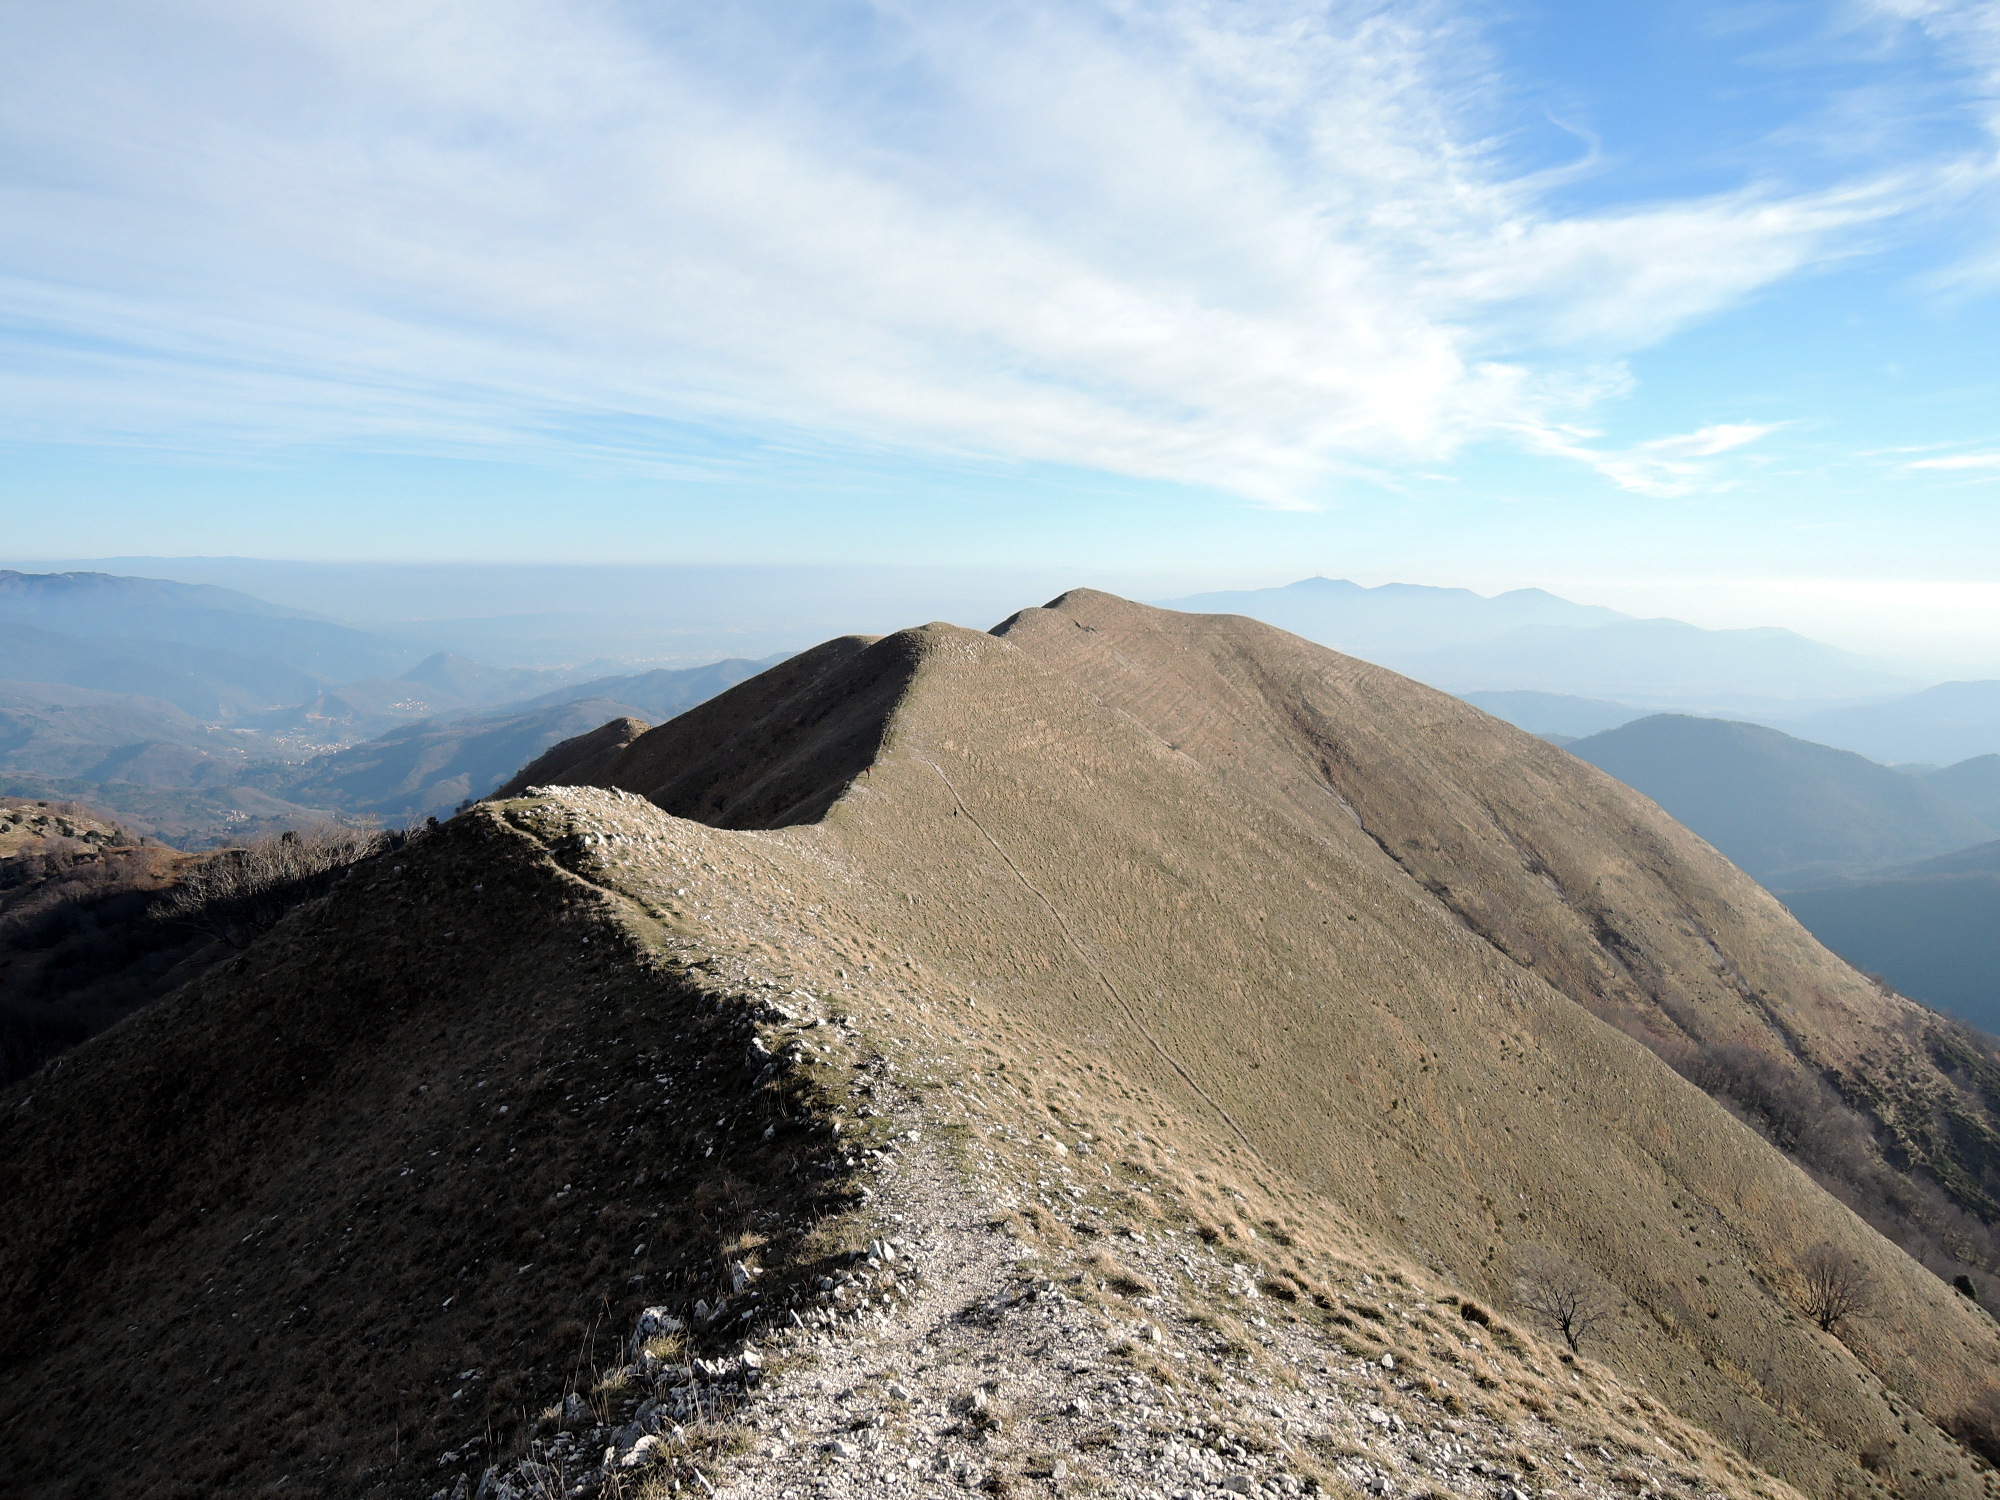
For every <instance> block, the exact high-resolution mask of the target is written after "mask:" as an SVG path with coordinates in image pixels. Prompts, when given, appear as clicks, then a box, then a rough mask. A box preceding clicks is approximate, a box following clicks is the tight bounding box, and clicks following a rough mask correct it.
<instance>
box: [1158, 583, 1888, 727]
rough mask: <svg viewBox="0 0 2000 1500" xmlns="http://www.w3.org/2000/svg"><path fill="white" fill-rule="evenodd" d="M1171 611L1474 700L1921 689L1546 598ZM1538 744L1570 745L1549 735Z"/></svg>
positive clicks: (1783, 636)
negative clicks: (1251, 625)
mask: <svg viewBox="0 0 2000 1500" xmlns="http://www.w3.org/2000/svg"><path fill="white" fill-rule="evenodd" d="M1165 602H1166V607H1167V608H1169V609H1181V610H1189V611H1195V612H1202V613H1227V614H1240V615H1249V616H1251V617H1252V618H1253V619H1258V620H1262V621H1264V622H1265V623H1266V624H1270V625H1276V626H1278V627H1279V628H1280V629H1283V630H1289V631H1291V632H1292V633H1293V634H1295V635H1302V636H1304V637H1305V638H1306V639H1307V640H1311V641H1317V642H1319V643H1320V644H1321V645H1323V646H1331V647H1333V648H1334V649H1335V650H1337V651H1345V652H1347V653H1349V654H1350V655H1353V656H1359V657H1363V658H1365V659H1366V660H1369V661H1373V662H1378V663H1380V664H1381V665H1383V666H1385V667H1390V668H1393V669H1394V670H1396V671H1398V672H1402V673H1405V674H1407V675H1408V676H1411V677H1415V678H1417V679H1418V680H1419V681H1422V682H1428V683H1430V684H1431V685H1432V686H1434V687H1440V688H1443V689H1444V690H1445V691H1447V692H1452V693H1458V694H1461V695H1464V696H1468V697H1470V695H1472V694H1475V693H1481V692H1487V693H1490V692H1498V691H1508V692H1517V693H1519V692H1531V693H1540V694H1545V695H1549V696H1558V697H1584V698H1599V699H1603V698H1609V699H1614V700H1623V701H1625V702H1630V703H1638V704H1643V705H1645V706H1646V707H1647V708H1651V709H1660V708H1680V709H1696V710H1702V711H1716V710H1721V711H1727V712H1736V713H1742V714H1744V715H1746V716H1751V717H1765V716H1769V715H1771V714H1777V713H1783V712H1787V711H1789V712H1799V711H1801V709H1802V707H1805V706H1810V705H1812V704H1814V703H1818V702H1824V701H1826V700H1828V699H1849V700H1852V699H1856V698H1866V697H1871V696H1875V697H1879V696H1882V695H1884V694H1889V693H1896V692H1899V691H1904V690H1907V689H1908V688H1910V687H1913V686H1914V685H1915V684H1914V683H1913V682H1911V681H1910V679H1908V678H1907V677H1904V676H1902V675H1900V674H1899V673H1897V672H1895V671H1892V670H1890V669H1887V668H1884V667H1881V666H1879V665H1877V664H1875V663H1873V662H1870V661H1867V660H1865V659H1863V658H1861V657H1858V656H1854V655H1852V654H1851V653H1849V652H1845V651H1840V650H1837V649H1836V648H1834V647H1832V646H1827V645H1823V644H1822V643H1820V642H1818V641H1813V640H1808V639H1807V638H1806V637H1804V636H1802V635H1797V634H1795V633H1793V632H1792V631H1789V630H1776V629H1759V630H1704V629H1702V628H1700V627H1699V626H1696V625H1688V624H1684V623H1682V622H1681V621H1679V620H1636V619H1633V618H1632V617H1630V616H1629V615H1623V614H1620V613H1619V612H1618V611H1616V610H1612V609H1605V608H1603V607H1601V606H1598V605H1587V604H1575V603H1572V602H1571V601H1569V600H1567V599H1563V598H1559V597H1558V596H1557V595H1554V594H1551V593H1547V592H1546V591H1544V590H1542V589H1517V590H1514V591H1513V592H1511V593H1506V594H1497V595H1494V596H1493V597H1491V598H1488V597H1486V596H1484V595H1480V594H1475V593H1473V592H1472V591H1471V590H1470V589H1440V588H1427V587H1423V586H1421V585H1417V584H1402V583H1391V584H1383V585H1381V586H1380V587H1377V588H1363V587H1362V586H1361V585H1359V584H1356V583H1350V582H1348V581H1347V580H1345V579H1339V578H1308V579H1305V580H1303V581H1302V582H1299V583H1294V584H1288V585H1286V586H1285V587H1284V588H1275V589H1250V590H1245V591H1242V592H1238V593H1223V594H1195V595H1191V596H1189V597H1187V598H1183V599H1171V600H1167V601H1165ZM1503 717H1504V716H1503ZM1597 727H1602V726H1601V725H1600V726H1597ZM1534 732H1535V733H1544V732H1548V733H1571V732H1573V731H1569V730H1565V729H1563V728H1561V726H1560V725H1557V724H1549V725H1544V726H1540V727H1538V728H1536V729H1535V730H1534Z"/></svg>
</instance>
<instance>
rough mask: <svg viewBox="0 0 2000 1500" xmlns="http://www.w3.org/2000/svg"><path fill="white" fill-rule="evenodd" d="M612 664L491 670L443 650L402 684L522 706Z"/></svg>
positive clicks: (461, 697) (406, 675)
mask: <svg viewBox="0 0 2000 1500" xmlns="http://www.w3.org/2000/svg"><path fill="white" fill-rule="evenodd" d="M608 665H610V663H608V662H593V663H591V664H590V666H588V667H489V666H487V665H486V664H485V663H484V662H477V661H473V660H472V659H471V658H470V657H465V656H455V655H453V654H452V653H451V652H449V651H439V652H436V653H434V654H433V655H430V656H427V657H425V658H424V659H423V660H422V661H420V662H418V663H417V664H416V665H415V666H414V667H412V668H410V670H409V671H407V672H405V673H404V674H403V675H402V676H401V677H400V678H399V679H397V680H398V681H401V682H409V683H416V684H417V685H419V686H421V687H427V688H432V689H434V690H436V691H437V692H439V693H444V694H449V695H450V696H452V697H454V698H456V699H457V700H458V701H459V702H461V703H466V704H484V703H520V702H525V701H526V700H528V699H530V698H532V697H534V696H535V695H536V694H537V693H544V692H547V691H549V690H551V689H554V688H558V687H561V686H563V685H564V684H568V683H580V682H582V681H583V680H585V679H587V678H589V677H591V676H592V675H593V673H592V671H591V668H592V667H595V668H596V669H597V673H598V674H599V675H601V674H602V672H603V669H604V668H605V667H606V666H608Z"/></svg>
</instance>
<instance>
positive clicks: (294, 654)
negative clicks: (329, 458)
mask: <svg viewBox="0 0 2000 1500" xmlns="http://www.w3.org/2000/svg"><path fill="white" fill-rule="evenodd" d="M0 621H10V622H13V623H15V624H19V625H29V626H34V627H36V628H38V629H41V630H47V631H54V632H57V633H59V634H62V635H68V636H78V637H83V638H85V639H88V640H104V639H117V640H135V639H136V640H146V641H153V642H173V643H176V644H179V645H183V646H195V647H201V648H204V649H207V650H212V651H222V652H227V653H229V654H231V655H234V656H240V657H246V658H257V659H262V660H268V661H272V662H276V663H279V664H281V665H283V666H285V667H287V668H289V669H291V670H292V671H294V672H299V673H304V674H307V675H309V676H312V677H315V678H318V679H319V680H321V681H338V680H340V679H341V678H349V677H371V676H377V675H385V674H388V673H392V672H397V671H401V670H402V669H403V668H404V667H406V666H408V665H409V664H410V663H412V662H414V661H416V660H417V659H418V658H419V657H420V656H422V655H423V649H422V648H421V647H419V646H417V645H416V644H415V643H414V642H409V641H404V640H398V639H395V638H393V637H390V636H384V635H376V634H373V633H371V632H368V631H364V630H356V629H354V628H353V627H352V626H348V625H341V624H337V623H335V622H334V621H331V620H325V619H319V618H315V617H313V616H311V615H307V614H305V613H304V612H302V611H300V610H293V609H285V608H283V607H282V606H280V605H276V604H270V603H267V602H266V601H264V600H262V599H257V598H254V597H252V596H251V595H249V594H241V593H238V592H236V591H235V590H233V589H225V588H216V587H213V586H211V585H205V584H188V583H174V582H171V581H168V580H166V579H158V578H126V577H120V576H118V575H114V574H110V573H20V572H12V571H7V572H0ZM0 670H4V668H0ZM13 675H16V676H18V675H19V674H18V673H15V674H13Z"/></svg>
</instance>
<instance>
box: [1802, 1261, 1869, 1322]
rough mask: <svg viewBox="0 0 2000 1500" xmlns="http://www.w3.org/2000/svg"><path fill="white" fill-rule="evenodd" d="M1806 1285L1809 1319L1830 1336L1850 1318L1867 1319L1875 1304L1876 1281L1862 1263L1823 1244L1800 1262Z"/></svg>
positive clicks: (1806, 1305)
mask: <svg viewBox="0 0 2000 1500" xmlns="http://www.w3.org/2000/svg"><path fill="white" fill-rule="evenodd" d="M1799 1278H1800V1280H1801V1281H1802V1282H1803V1283H1804V1285H1805V1312H1806V1316H1807V1317H1809V1318H1811V1319H1812V1320H1813V1321H1814V1322H1815V1323H1817V1324H1819V1326H1820V1327H1821V1329H1823V1330H1824V1331H1825V1332H1827V1333H1834V1332H1836V1331H1838V1330H1839V1328H1840V1325H1841V1324H1842V1323H1844V1322H1846V1321H1847V1320H1848V1319H1849V1318H1859V1317H1865V1316H1867V1314H1868V1313H1869V1312H1870V1311H1871V1310H1872V1309H1873V1308H1874V1305H1875V1278H1874V1277H1873V1276H1871V1275H1870V1274H1869V1273H1868V1270H1867V1268H1866V1267H1865V1266H1863V1265H1861V1264H1860V1262H1858V1261H1856V1260H1853V1259H1851V1258H1850V1257H1848V1256H1845V1255H1842V1254H1841V1253H1840V1252H1839V1251H1838V1250H1836V1249H1835V1248H1834V1247H1833V1246H1832V1245H1830V1244H1828V1243H1826V1242H1825V1241H1821V1242H1820V1243H1819V1244H1817V1245H1815V1246H1813V1247H1812V1249H1810V1250H1808V1251H1807V1252H1806V1253H1805V1255H1804V1257H1803V1258H1802V1259H1801V1260H1800V1261H1799Z"/></svg>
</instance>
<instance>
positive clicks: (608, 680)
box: [519, 651, 789, 724]
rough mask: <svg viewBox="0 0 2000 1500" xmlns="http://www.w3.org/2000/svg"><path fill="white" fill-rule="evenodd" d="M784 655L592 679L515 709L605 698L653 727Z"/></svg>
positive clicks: (777, 660)
mask: <svg viewBox="0 0 2000 1500" xmlns="http://www.w3.org/2000/svg"><path fill="white" fill-rule="evenodd" d="M788 654H789V653H787V652H782V651H781V652H779V653H778V654H777V655H776V656H767V657H765V658H764V659H763V660H762V661H745V660H743V659H742V658H741V657H732V658H731V659H730V660H728V661H716V662H710V663H709V664H708V665H707V666H704V667H672V668H664V667H663V668H660V669H659V670H657V671H652V672H635V673H632V674H630V675H628V676H623V677H594V678H592V679H590V680H589V681H588V682H579V683H574V684H571V685H570V686H568V687H562V688H557V689H556V690H555V691H553V692H548V693H544V694H542V695H541V696H540V697H538V698H530V699H529V700H528V701H527V702H525V703H523V704H521V705H519V706H520V707H522V708H536V707H541V706H544V705H550V704H557V703H568V702H572V701H574V700H576V699H579V698H608V699H615V700H617V701H618V702H620V703H630V704H632V705H634V711H635V714H636V717H638V718H642V719H645V720H647V721H648V722H650V723H654V724H657V723H659V722H661V721H662V720H664V719H671V718H672V717H673V716H674V715H675V714H679V713H685V712H687V710H689V709H691V708H693V707H694V706H695V705H696V704H697V703H705V702H707V701H708V700H709V699H710V698H713V697H714V696H715V695H716V694H717V693H719V692H721V691H723V690H724V689H725V688H732V687H735V686H736V684H737V683H739V682H744V681H747V680H748V679H750V678H752V677H755V676H756V675H757V674H758V673H759V672H761V671H763V670H764V669H765V668H766V667H774V666H776V665H777V664H778V663H779V662H781V661H783V660H784V659H785V658H786V656H787V655H788Z"/></svg>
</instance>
